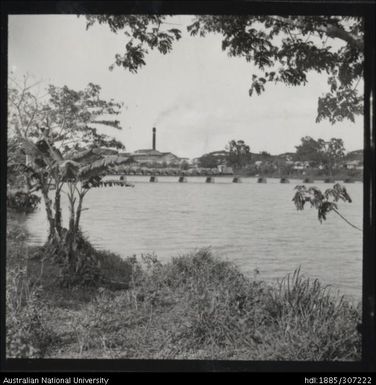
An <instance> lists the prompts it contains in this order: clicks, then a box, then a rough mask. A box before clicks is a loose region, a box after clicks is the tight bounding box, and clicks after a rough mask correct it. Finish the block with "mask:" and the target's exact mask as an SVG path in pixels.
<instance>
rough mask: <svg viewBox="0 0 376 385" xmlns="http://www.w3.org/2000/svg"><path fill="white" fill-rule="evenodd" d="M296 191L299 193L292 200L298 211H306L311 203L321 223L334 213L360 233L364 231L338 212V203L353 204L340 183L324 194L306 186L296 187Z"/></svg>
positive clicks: (315, 188)
mask: <svg viewBox="0 0 376 385" xmlns="http://www.w3.org/2000/svg"><path fill="white" fill-rule="evenodd" d="M295 190H297V191H296V193H295V195H294V197H293V199H292V200H293V202H294V204H295V206H296V208H297V209H298V210H304V206H305V204H306V203H308V202H309V203H310V204H311V207H314V208H315V209H317V214H318V219H319V221H320V223H322V221H323V220H326V216H327V214H328V213H329V212H331V211H333V212H335V213H336V214H337V215H338V216H339V217H340V218H341V219H343V220H344V221H345V222H346V223H347V224H349V225H350V226H352V227H353V228H355V229H357V230H359V231H362V229H360V228H359V227H357V226H355V225H354V224H352V223H351V222H350V221H348V220H347V219H346V218H345V217H344V216H343V215H342V214H340V213H339V211H338V206H337V202H338V201H340V200H341V201H343V202H349V203H351V202H352V200H351V198H350V195H349V194H348V193H347V191H346V188H345V187H343V186H341V185H340V184H339V183H336V184H335V185H334V186H333V187H332V188H328V189H327V190H325V191H324V193H322V192H321V190H320V189H318V188H317V187H310V188H307V187H306V186H304V185H298V186H296V187H295Z"/></svg>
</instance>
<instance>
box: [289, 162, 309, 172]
mask: <svg viewBox="0 0 376 385" xmlns="http://www.w3.org/2000/svg"><path fill="white" fill-rule="evenodd" d="M307 168H309V162H308V161H304V162H299V161H297V162H294V166H293V169H294V170H305V169H307Z"/></svg>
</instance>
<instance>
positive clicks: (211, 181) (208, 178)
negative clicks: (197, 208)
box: [205, 176, 215, 183]
mask: <svg viewBox="0 0 376 385" xmlns="http://www.w3.org/2000/svg"><path fill="white" fill-rule="evenodd" d="M214 182H215V179H214V177H213V176H208V177H206V180H205V183H214Z"/></svg>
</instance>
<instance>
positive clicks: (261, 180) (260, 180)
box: [257, 178, 266, 183]
mask: <svg viewBox="0 0 376 385" xmlns="http://www.w3.org/2000/svg"><path fill="white" fill-rule="evenodd" d="M257 183H266V178H258V179H257Z"/></svg>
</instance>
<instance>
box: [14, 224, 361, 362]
mask: <svg viewBox="0 0 376 385" xmlns="http://www.w3.org/2000/svg"><path fill="white" fill-rule="evenodd" d="M25 239H26V234H25V232H24V230H23V229H22V227H20V226H18V225H17V223H16V222H15V221H14V220H12V218H11V217H10V218H9V219H8V243H7V247H8V258H7V350H8V356H11V357H30V356H31V357H45V358H148V359H162V358H169V359H174V358H176V359H238V360H314V361H321V360H359V359H360V357H361V352H360V349H361V336H360V334H359V332H358V330H357V325H358V324H359V323H360V322H361V321H360V306H359V307H358V308H354V307H353V305H352V304H350V303H348V302H346V301H344V300H341V299H340V298H335V297H332V296H331V294H330V293H328V292H327V291H326V290H325V289H324V288H322V287H321V285H320V283H319V282H318V281H317V280H310V279H308V278H304V277H302V276H301V274H300V273H299V272H295V273H294V274H292V275H291V276H289V277H286V278H285V279H284V280H283V281H282V282H281V283H280V285H274V286H271V285H270V284H267V283H265V282H263V281H261V280H257V279H251V278H248V277H246V276H244V275H243V274H242V273H241V272H240V271H239V270H238V268H237V267H236V266H234V265H232V264H231V263H228V262H223V261H220V260H218V259H216V258H215V257H214V256H212V255H211V254H210V253H209V252H208V251H200V252H198V253H196V254H193V255H187V256H182V257H176V258H173V259H172V261H171V262H169V263H166V264H161V263H160V262H159V261H158V260H157V259H156V258H155V257H153V256H147V257H144V258H142V259H141V260H136V259H135V258H130V259H128V260H126V261H122V260H121V259H120V257H118V256H116V255H114V254H111V253H105V252H97V251H95V253H97V254H98V258H99V259H100V261H101V265H102V268H103V270H105V275H106V276H108V277H109V278H111V279H112V280H115V281H116V280H122V281H123V282H124V281H126V282H127V284H128V285H129V288H128V289H121V290H114V289H115V288H113V287H110V286H107V287H104V286H98V285H94V286H91V287H79V286H76V287H74V288H64V287H63V286H61V285H58V284H57V282H58V280H59V277H58V274H59V273H58V269H57V268H56V267H55V266H54V265H53V264H51V263H50V262H49V260H48V258H47V259H45V261H44V262H43V263H42V261H41V259H40V257H41V255H43V253H42V252H41V248H30V247H27V246H26V243H25Z"/></svg>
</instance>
